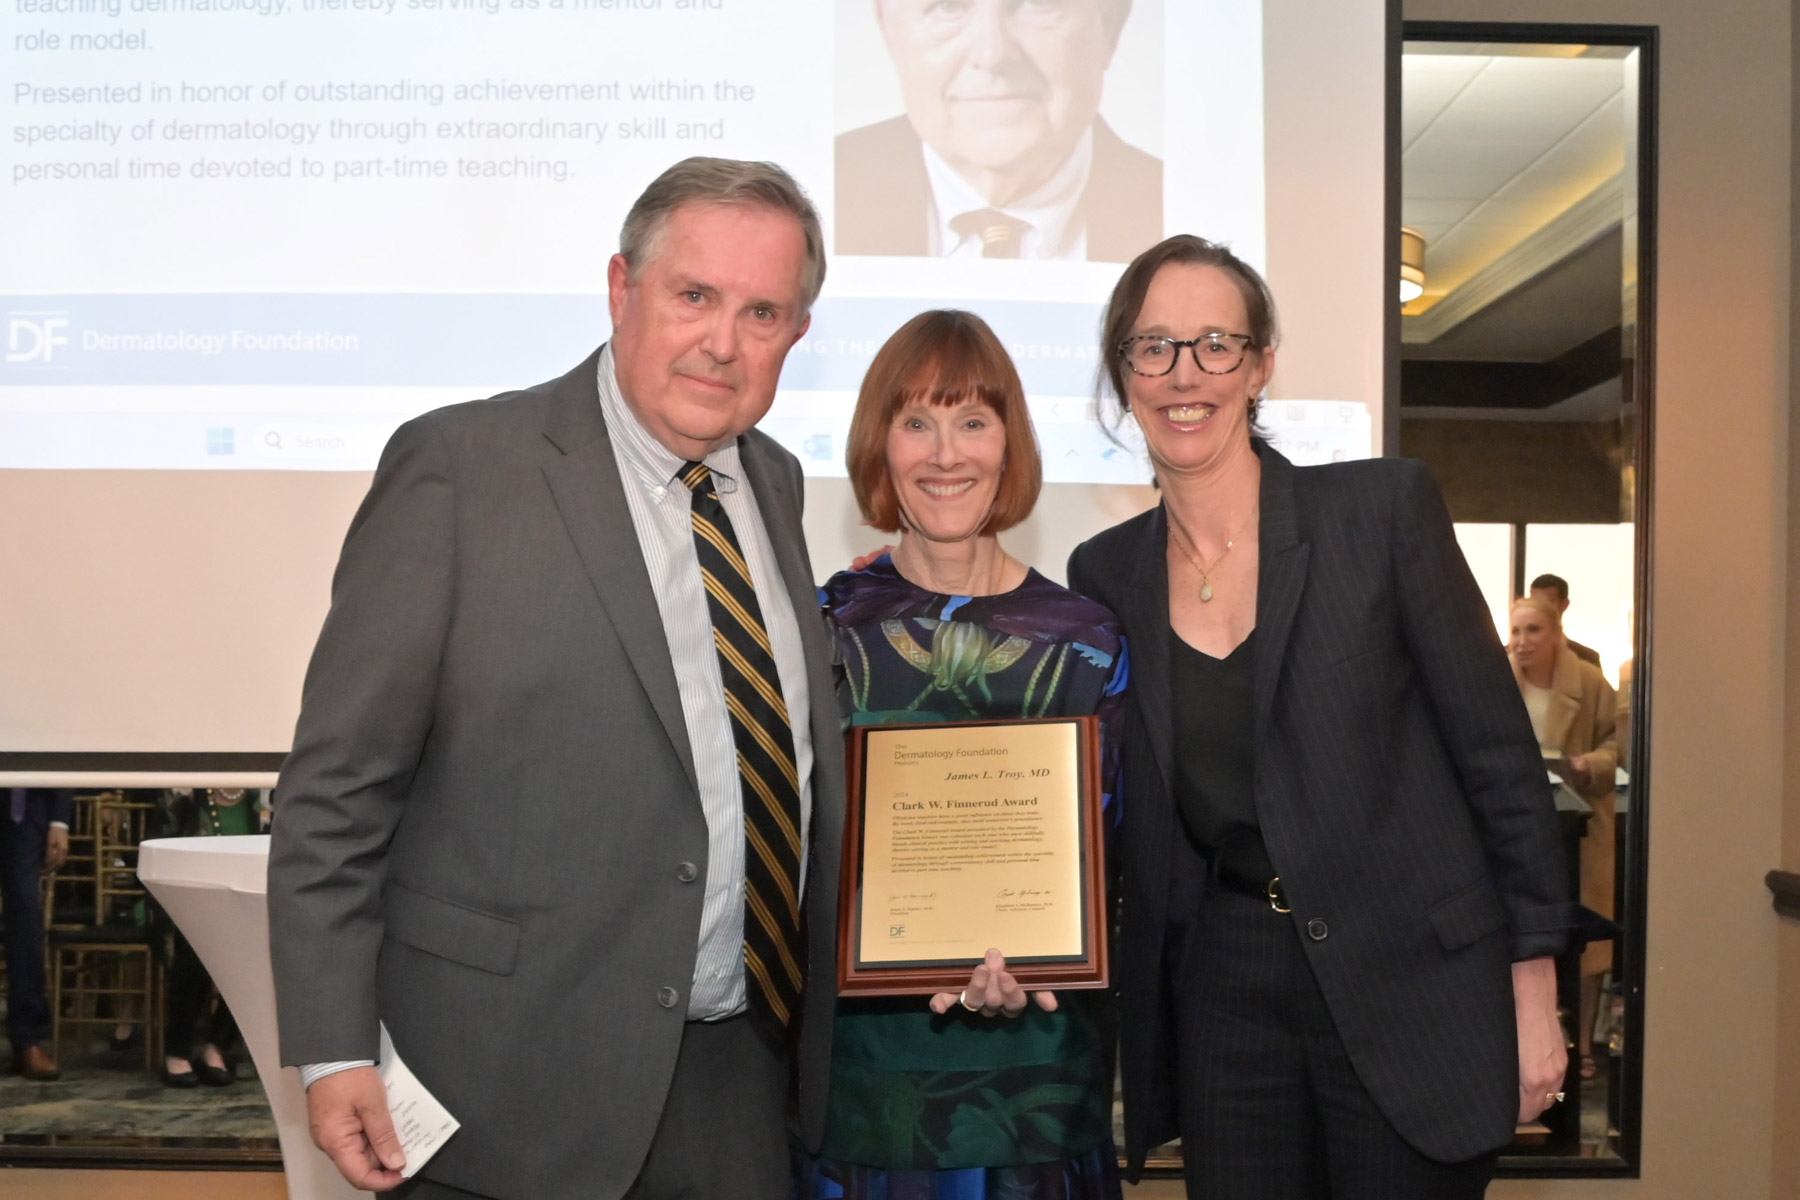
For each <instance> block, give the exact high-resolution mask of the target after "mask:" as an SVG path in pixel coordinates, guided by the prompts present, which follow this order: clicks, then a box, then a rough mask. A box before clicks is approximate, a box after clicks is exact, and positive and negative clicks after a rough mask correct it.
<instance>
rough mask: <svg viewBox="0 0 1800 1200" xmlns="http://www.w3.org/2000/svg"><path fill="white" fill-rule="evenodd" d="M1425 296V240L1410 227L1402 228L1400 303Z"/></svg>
mask: <svg viewBox="0 0 1800 1200" xmlns="http://www.w3.org/2000/svg"><path fill="white" fill-rule="evenodd" d="M1424 294H1425V238H1424V236H1423V235H1422V234H1420V232H1419V231H1418V230H1416V229H1414V228H1412V227H1411V226H1409V225H1402V226H1401V227H1400V303H1402V304H1409V303H1411V302H1412V301H1414V300H1417V299H1418V298H1419V297H1420V296H1422V295H1424Z"/></svg>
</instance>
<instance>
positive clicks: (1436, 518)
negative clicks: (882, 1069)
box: [1069, 236, 1575, 1200]
mask: <svg viewBox="0 0 1800 1200" xmlns="http://www.w3.org/2000/svg"><path fill="white" fill-rule="evenodd" d="M1103 345H1104V346H1105V347H1106V348H1107V353H1108V357H1107V359H1106V375H1107V378H1108V380H1109V381H1110V383H1111V387H1112V393H1113V396H1114V397H1115V398H1116V400H1117V402H1118V403H1119V404H1120V406H1121V408H1122V409H1123V410H1124V411H1125V412H1126V413H1128V414H1129V415H1130V416H1131V417H1132V418H1134V419H1135V420H1136V422H1137V424H1138V426H1139V427H1140V428H1141V429H1142V430H1143V433H1144V440H1145V442H1146V444H1147V446H1148V448H1149V452H1150V456H1151V459H1152V462H1153V463H1154V466H1155V471H1156V479H1157V483H1158V485H1159V486H1160V488H1161V491H1162V503H1161V504H1160V505H1159V506H1158V507H1156V508H1154V509H1152V510H1151V511H1149V512H1147V513H1145V514H1143V515H1142V516H1139V517H1136V518H1134V519H1132V520H1130V521H1127V522H1125V523H1124V524H1122V525H1119V526H1116V527H1115V528H1113V529H1109V530H1107V531H1106V532H1104V533H1102V534H1100V535H1099V536H1097V537H1095V538H1093V539H1091V540H1089V541H1088V542H1085V543H1083V544H1082V545H1081V546H1079V547H1077V548H1076V550H1075V553H1074V555H1073V556H1072V557H1071V558H1070V560H1069V582H1070V585H1071V586H1072V587H1073V588H1075V590H1077V591H1079V592H1082V593H1084V594H1086V595H1088V596H1091V597H1093V598H1094V599H1096V600H1098V601H1100V602H1101V603H1103V604H1105V605H1106V606H1108V607H1109V608H1111V609H1112V610H1113V611H1114V612H1116V613H1117V614H1118V615H1119V617H1120V620H1121V622H1122V623H1123V625H1124V628H1125V634H1126V637H1127V638H1128V639H1129V640H1130V642H1131V643H1132V657H1133V659H1134V660H1135V662H1134V664H1133V667H1134V672H1135V674H1136V679H1135V680H1134V682H1133V687H1132V689H1131V693H1130V696H1129V701H1128V704H1127V713H1126V718H1125V741H1124V744H1125V759H1124V772H1125V774H1124V781H1123V785H1122V791H1123V793H1124V796H1125V812H1124V823H1123V826H1122V829H1121V842H1120V852H1121V860H1120V865H1121V869H1122V875H1123V880H1124V883H1123V888H1124V891H1123V895H1122V921H1123V927H1122V930H1121V941H1120V947H1119V955H1118V960H1117V961H1118V965H1117V979H1118V984H1119V990H1120V1003H1121V1013H1120V1027H1121V1030H1122V1042H1121V1048H1120V1053H1121V1065H1122V1068H1123V1072H1124V1088H1125V1106H1126V1119H1127V1126H1126V1142H1127V1153H1128V1157H1129V1159H1130V1162H1131V1167H1132V1170H1133V1172H1134V1174H1135V1172H1136V1171H1137V1170H1138V1169H1140V1168H1141V1165H1142V1162H1143V1156H1144V1153H1145V1150H1146V1148H1147V1147H1148V1146H1151V1145H1155V1144H1157V1143H1159V1142H1161V1141H1164V1140H1167V1139H1168V1138H1169V1137H1171V1136H1174V1135H1175V1134H1177V1133H1179V1135H1180V1136H1181V1138H1182V1145H1183V1152H1184V1155H1185V1157H1186V1160H1187V1164H1188V1194H1189V1195H1190V1196H1191V1197H1195V1198H1205V1200H1214V1198H1224V1197H1231V1198H1238V1197H1242V1198H1244V1200H1252V1198H1253V1200H1287V1198H1294V1200H1300V1198H1313V1197H1333V1198H1337V1200H1341V1198H1344V1197H1369V1198H1370V1200H1374V1198H1375V1197H1381V1198H1382V1200H1393V1198H1395V1197H1420V1198H1421V1200H1423V1198H1426V1197H1429V1198H1430V1200H1455V1198H1458V1197H1476V1196H1480V1195H1482V1194H1483V1192H1484V1191H1485V1189H1486V1186H1487V1182H1488V1179H1489V1177H1490V1176H1491V1174H1492V1170H1493V1164H1494V1158H1495V1154H1496V1152H1497V1151H1498V1150H1499V1148H1500V1147H1501V1146H1503V1145H1505V1144H1506V1143H1507V1142H1508V1141H1509V1140H1510V1138H1511V1136H1512V1132H1513V1128H1514V1124H1515V1122H1516V1121H1523V1120H1528V1119H1531V1118H1533V1117H1535V1116H1537V1114H1538V1113H1539V1112H1541V1111H1542V1110H1543V1109H1544V1108H1545V1107H1547V1106H1548V1105H1549V1104H1551V1103H1552V1102H1554V1101H1555V1100H1556V1099H1558V1098H1560V1093H1561V1089H1562V1088H1563V1086H1564V1084H1563V1081H1564V1079H1565V1076H1566V1072H1567V1062H1568V1059H1567V1051H1566V1043H1565V1039H1564V1033H1563V1030H1562V1027H1561V1024H1560V1022H1559V1020H1558V1018H1557V1012H1556V994H1555V979H1554V972H1553V969H1552V956H1554V955H1556V954H1558V953H1560V952H1562V951H1563V949H1564V948H1565V947H1566V946H1567V944H1568V941H1569V936H1570V931H1571V929H1572V927H1573V925H1574V914H1575V909H1574V907H1573V905H1572V904H1571V903H1570V901H1569V897H1568V895H1567V881H1566V879H1565V878H1564V869H1563V867H1562V865H1561V858H1560V855H1559V851H1558V843H1557V831H1556V825H1555V819H1554V813H1553V810H1552V805H1551V798H1550V793H1549V790H1548V788H1547V786H1546V784H1545V780H1544V771H1543V766H1542V763H1541V760H1540V756H1539V753H1538V749H1537V746H1536V744H1535V742H1534V741H1533V738H1532V733H1531V726H1530V723H1529V721H1528V720H1527V717H1526V713H1525V708H1524V705H1523V704H1522V703H1521V702H1520V699H1519V692H1518V688H1517V687H1516V686H1515V685H1514V683H1513V679H1512V672H1511V671H1510V669H1509V668H1508V665H1507V661H1506V656H1505V654H1504V653H1503V652H1502V650H1501V648H1500V645H1499V643H1498V642H1497V641H1496V639H1495V638H1494V635H1493V622H1492V620H1491V619H1490V618H1489V616H1488V614H1487V611H1486V608H1485V607H1484V605H1483V602H1482V599H1481V596H1480V594H1479V592H1478V591H1477V589H1476V586H1475V583H1474V580H1473V579H1472V578H1471V576H1470V574H1469V572H1468V569H1467V567H1466V565H1465V564H1464V562H1463V559H1462V555H1461V553H1460V551H1459V550H1458V548H1457V544H1456V541H1455V539H1454V537H1453V536H1452V532H1451V525H1450V518H1449V514H1448V513H1447V511H1446V510H1445V507H1444V502H1443V499H1442V497H1441V496H1440V495H1439V493H1438V490H1437V488H1436V486H1435V484H1434V483H1433V482H1432V479H1431V476H1430V474H1429V473H1428V472H1427V470H1426V469H1425V467H1424V466H1423V465H1421V464H1419V463H1416V462H1409V461H1405V460H1398V459H1384V460H1375V461H1369V462H1357V463H1342V464H1334V465H1331V466H1325V467H1295V466H1293V465H1292V464H1291V463H1289V462H1288V461H1287V460H1286V459H1285V458H1283V457H1282V456H1281V455H1280V454H1279V453H1277V452H1276V451H1274V450H1273V449H1271V448H1270V447H1269V446H1268V445H1267V444H1266V443H1265V442H1263V441H1261V440H1260V439H1258V438H1257V437H1256V424H1255V415H1256V406H1257V404H1258V398H1259V396H1260V395H1261V393H1262V391H1263V388H1264V385H1265V384H1266V383H1267V382H1268V379H1269V377H1270V374H1271V372H1272V371H1273V370H1274V366H1275V317H1274V306H1273V302H1272V300H1271V299H1270V296H1269V293H1268V289H1267V287H1266V285H1265V284H1264V283H1263V281H1262V279H1261V278H1260V277H1259V276H1258V275H1257V274H1256V272H1255V271H1254V270H1252V269H1251V268H1250V267H1248V266H1247V265H1245V264H1244V263H1243V262H1242V261H1240V260H1239V259H1237V258H1236V257H1235V256H1234V255H1232V254H1231V253H1230V252H1229V251H1228V250H1226V249H1224V248H1222V247H1219V246H1215V245H1213V244H1211V243H1209V242H1206V241H1203V240H1202V239H1200V238H1195V237H1186V236H1183V237H1175V238H1170V239H1169V240H1167V241H1165V242H1163V243H1161V244H1159V245H1157V246H1155V247H1153V248H1152V249H1150V250H1148V251H1146V252H1145V253H1144V254H1143V255H1141V256H1139V258H1138V259H1137V260H1136V261H1135V262H1133V263H1132V264H1131V265H1130V266H1129V267H1127V268H1126V270H1125V273H1124V275H1123V276H1122V277H1121V278H1120V280H1119V283H1118V286H1117V287H1116V288H1115V290H1114V292H1113V295H1112V299H1111V301H1110V303H1109V305H1108V308H1107V312H1106V317H1105V326H1104V334H1103Z"/></svg>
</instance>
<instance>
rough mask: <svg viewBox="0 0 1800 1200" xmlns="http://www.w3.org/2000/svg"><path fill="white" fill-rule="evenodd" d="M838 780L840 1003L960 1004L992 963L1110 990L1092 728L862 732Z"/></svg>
mask: <svg viewBox="0 0 1800 1200" xmlns="http://www.w3.org/2000/svg"><path fill="white" fill-rule="evenodd" d="M848 766H849V771H848V784H849V797H850V804H849V812H848V814H847V816H846V820H845V823H844V866H843V871H842V872H841V887H840V893H839V911H838V918H839V919H838V992H839V994H840V995H847V996H850V995H863V996H899V995H927V994H930V993H933V992H954V991H960V990H961V989H962V988H963V987H965V986H966V985H967V984H968V981H969V972H970V971H971V970H973V969H974V968H975V967H976V966H977V965H978V964H979V963H980V962H981V961H982V959H983V958H984V957H985V956H986V954H987V951H988V949H989V948H990V947H992V948H995V949H998V950H999V951H1000V952H1001V953H1002V954H1004V955H1005V956H1006V969H1007V970H1008V971H1009V972H1010V973H1011V974H1012V975H1013V976H1014V977H1015V978H1016V979H1018V980H1019V982H1020V983H1021V984H1023V985H1025V986H1027V987H1030V988H1058V989H1068V988H1098V987H1105V986H1106V984H1107V958H1106V923H1105V909H1106V879H1105V863H1104V853H1105V851H1104V841H1103V836H1102V827H1101V816H1100V804H1101V795H1100V719H1099V718H1098V717H1045V718H1037V719H1029V720H992V721H955V722H945V723H941V724H932V725H868V726H861V727H858V728H856V729H854V730H852V731H851V733H850V736H849V759H848Z"/></svg>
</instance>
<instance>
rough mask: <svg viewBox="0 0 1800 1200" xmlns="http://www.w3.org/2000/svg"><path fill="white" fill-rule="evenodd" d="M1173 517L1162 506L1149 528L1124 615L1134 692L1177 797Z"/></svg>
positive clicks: (1167, 785) (1146, 524)
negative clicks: (1171, 674)
mask: <svg viewBox="0 0 1800 1200" xmlns="http://www.w3.org/2000/svg"><path fill="white" fill-rule="evenodd" d="M1168 529H1169V526H1168V516H1167V514H1166V513H1165V512H1164V510H1163V508H1162V506H1161V505H1158V506H1157V508H1156V509H1155V510H1154V511H1153V512H1152V513H1151V514H1150V519H1149V520H1148V521H1145V522H1144V528H1143V532H1142V533H1141V535H1140V540H1139V542H1138V545H1137V548H1136V551H1135V553H1134V554H1133V556H1132V558H1133V561H1134V562H1135V563H1136V564H1137V565H1136V569H1135V570H1134V571H1133V572H1132V579H1131V586H1130V587H1128V588H1127V589H1126V590H1125V593H1124V599H1125V602H1126V605H1127V606H1128V607H1129V608H1130V609H1131V611H1130V612H1128V613H1121V614H1120V615H1121V616H1122V617H1124V619H1125V627H1126V628H1127V629H1130V630H1132V641H1131V689H1132V691H1134V692H1136V693H1137V695H1138V704H1139V706H1140V707H1141V709H1142V711H1143V713H1144V717H1145V720H1144V728H1145V731H1146V732H1147V733H1148V735H1149V738H1150V750H1151V753H1152V754H1153V755H1155V757H1156V765H1157V766H1158V767H1159V768H1161V770H1162V776H1163V786H1164V789H1165V790H1166V791H1167V792H1168V793H1169V794H1170V795H1173V794H1174V788H1175V755H1174V744H1175V733H1174V729H1175V725H1174V710H1173V707H1172V705H1173V703H1174V702H1173V699H1172V696H1173V692H1172V691H1171V689H1170V682H1169V655H1170V652H1171V649H1172V643H1171V642H1170V639H1171V638H1172V637H1173V636H1174V632H1173V631H1172V630H1171V629H1170V627H1169V554H1168V537H1169V535H1168Z"/></svg>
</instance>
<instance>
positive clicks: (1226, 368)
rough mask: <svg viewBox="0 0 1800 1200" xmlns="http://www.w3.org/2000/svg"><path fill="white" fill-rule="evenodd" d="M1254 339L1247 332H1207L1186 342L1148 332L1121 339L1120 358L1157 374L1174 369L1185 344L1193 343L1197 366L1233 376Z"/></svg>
mask: <svg viewBox="0 0 1800 1200" xmlns="http://www.w3.org/2000/svg"><path fill="white" fill-rule="evenodd" d="M1254 340H1255V339H1253V338H1252V337H1251V336H1250V335H1249V334H1247V333H1203V334H1201V335H1200V336H1199V337H1197V338H1188V339H1187V340H1186V341H1182V340H1179V339H1177V338H1167V337H1155V336H1152V335H1148V334H1146V335H1144V336H1142V337H1134V338H1126V339H1125V340H1124V341H1122V342H1120V343H1119V357H1120V358H1122V359H1124V360H1125V365H1126V366H1128V367H1130V368H1131V369H1132V371H1133V372H1134V373H1135V374H1138V375H1148V376H1151V377H1155V376H1158V375H1167V374H1168V373H1169V372H1170V371H1173V370H1174V369H1175V364H1176V362H1177V361H1178V360H1179V359H1180V358H1181V349H1182V347H1183V346H1191V347H1192V348H1193V351H1194V365H1195V366H1197V367H1199V368H1200V369H1201V370H1202V371H1205V372H1206V373H1207V374H1208V375H1229V374H1231V373H1232V372H1233V371H1235V370H1237V369H1238V368H1239V367H1240V366H1242V365H1243V362H1244V355H1245V354H1246V353H1247V352H1248V351H1249V349H1250V343H1251V342H1252V341H1254Z"/></svg>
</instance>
